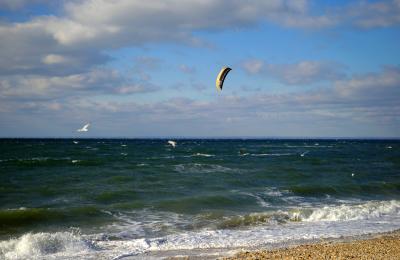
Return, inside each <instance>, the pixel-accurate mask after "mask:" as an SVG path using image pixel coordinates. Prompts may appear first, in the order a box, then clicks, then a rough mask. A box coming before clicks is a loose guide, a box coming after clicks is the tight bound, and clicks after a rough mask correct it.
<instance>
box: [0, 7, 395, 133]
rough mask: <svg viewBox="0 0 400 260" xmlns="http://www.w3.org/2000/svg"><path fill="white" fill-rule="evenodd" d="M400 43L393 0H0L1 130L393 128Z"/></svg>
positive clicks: (390, 130) (308, 130) (365, 130)
mask: <svg viewBox="0 0 400 260" xmlns="http://www.w3.org/2000/svg"><path fill="white" fill-rule="evenodd" d="M399 46H400V0H388V1H366V0H362V1H361V0H360V1H358V0H355V1H311V0H310V1H308V0H270V1H265V0H248V1H242V0H152V1H141V0H119V1H111V0H71V1H67V0H0V137H75V138H77V137H83V138H91V137H128V138H141V137H277V138H281V137H289V138H295V137H305V138H309V137H314V138H320V137H354V138H365V137H368V138H370V137H377V138H400V48H399ZM223 66H229V67H231V68H232V71H231V72H230V73H229V74H228V76H227V78H226V80H225V84H224V88H223V90H222V91H221V92H218V91H217V89H216V87H215V79H216V76H217V74H218V72H219V70H220V69H221V68H222V67H223ZM86 123H90V124H91V126H90V128H89V131H88V132H77V131H76V130H77V129H78V128H81V127H82V126H83V125H84V124H86Z"/></svg>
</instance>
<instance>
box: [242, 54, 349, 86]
mask: <svg viewBox="0 0 400 260" xmlns="http://www.w3.org/2000/svg"><path fill="white" fill-rule="evenodd" d="M242 67H243V69H244V70H245V71H246V72H248V73H250V74H259V75H262V76H267V77H273V78H277V79H279V80H280V81H282V82H284V83H286V84H290V85H301V84H311V83H315V82H319V81H324V80H336V79H339V78H343V77H344V73H343V66H341V65H339V64H337V63H334V62H326V61H325V62H321V61H300V62H298V63H292V64H272V63H267V62H266V61H263V60H258V59H250V60H246V61H244V62H243V63H242Z"/></svg>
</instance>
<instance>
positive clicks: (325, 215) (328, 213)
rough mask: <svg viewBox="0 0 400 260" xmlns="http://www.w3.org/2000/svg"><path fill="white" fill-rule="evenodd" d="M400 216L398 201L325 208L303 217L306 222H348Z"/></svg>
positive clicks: (370, 202)
mask: <svg viewBox="0 0 400 260" xmlns="http://www.w3.org/2000/svg"><path fill="white" fill-rule="evenodd" d="M398 214H400V201H398V200H390V201H369V202H366V203H363V204H356V205H347V204H342V205H339V206H325V207H323V208H320V209H316V210H313V212H312V213H311V214H310V215H309V216H303V220H304V221H307V222H314V221H348V220H363V219H372V218H380V217H382V216H385V215H398Z"/></svg>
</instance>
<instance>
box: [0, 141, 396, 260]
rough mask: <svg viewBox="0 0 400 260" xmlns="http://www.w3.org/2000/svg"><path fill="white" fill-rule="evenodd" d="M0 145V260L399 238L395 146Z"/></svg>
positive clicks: (211, 252) (199, 252)
mask: <svg viewBox="0 0 400 260" xmlns="http://www.w3.org/2000/svg"><path fill="white" fill-rule="evenodd" d="M167 141H168V140H164V139H111V140H110V139H1V140H0V259H27V258H29V259H32V258H33V259H35V258H36V259H73V258H81V259H142V258H152V259H153V258H155V259H157V258H163V257H167V256H186V255H196V256H201V257H202V258H203V257H204V258H206V257H210V258H215V257H217V256H220V255H224V254H227V253H229V252H234V251H235V250H237V249H239V248H249V249H254V248H274V247H279V246H284V245H292V244H298V243H304V242H312V241H319V240H321V239H330V238H339V237H347V236H356V235H365V234H374V233H380V232H387V231H392V230H396V229H399V228H400V141H399V140H342V139H341V140H315V139H311V140H308V139H301V140H268V139H261V140H252V139H248V140H247V139H232V140H231V139H223V140H218V139H210V140H207V139H182V140H177V146H176V147H175V148H173V147H172V146H170V145H169V144H168V143H167Z"/></svg>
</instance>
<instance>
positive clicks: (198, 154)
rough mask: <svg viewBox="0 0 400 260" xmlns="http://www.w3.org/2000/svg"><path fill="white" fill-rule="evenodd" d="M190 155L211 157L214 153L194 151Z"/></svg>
mask: <svg viewBox="0 0 400 260" xmlns="http://www.w3.org/2000/svg"><path fill="white" fill-rule="evenodd" d="M192 156H200V157H213V156H215V155H213V154H207V153H195V154H193V155H192Z"/></svg>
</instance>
